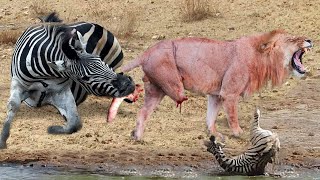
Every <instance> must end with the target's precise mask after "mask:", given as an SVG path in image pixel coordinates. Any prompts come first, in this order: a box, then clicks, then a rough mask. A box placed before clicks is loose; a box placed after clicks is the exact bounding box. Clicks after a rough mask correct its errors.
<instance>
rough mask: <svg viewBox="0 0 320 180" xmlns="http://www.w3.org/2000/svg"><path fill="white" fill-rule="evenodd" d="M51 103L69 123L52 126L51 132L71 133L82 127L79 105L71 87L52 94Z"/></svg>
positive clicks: (49, 129)
mask: <svg viewBox="0 0 320 180" xmlns="http://www.w3.org/2000/svg"><path fill="white" fill-rule="evenodd" d="M49 102H50V104H52V105H53V106H55V107H56V108H57V109H58V110H59V112H60V114H61V115H62V116H63V117H64V118H65V120H66V121H67V124H66V125H65V126H50V127H49V128H48V133H49V134H71V133H74V132H77V131H78V130H80V129H81V127H82V123H81V119H80V117H79V114H78V111H77V106H76V103H75V100H74V97H73V95H72V92H71V90H70V89H69V88H66V89H65V90H63V91H61V92H59V93H55V94H52V97H51V99H50V101H49Z"/></svg>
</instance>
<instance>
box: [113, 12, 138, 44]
mask: <svg viewBox="0 0 320 180" xmlns="http://www.w3.org/2000/svg"><path fill="white" fill-rule="evenodd" d="M121 17H122V18H119V20H118V23H117V27H116V31H115V34H116V35H117V37H120V38H128V37H132V35H133V33H134V32H135V30H136V29H137V26H138V23H137V20H138V13H137V12H134V11H132V10H126V11H124V12H123V13H122V16H121Z"/></svg>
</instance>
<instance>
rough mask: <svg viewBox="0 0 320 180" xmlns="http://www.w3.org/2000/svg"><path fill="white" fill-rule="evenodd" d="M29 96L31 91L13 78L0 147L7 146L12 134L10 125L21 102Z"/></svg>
mask: <svg viewBox="0 0 320 180" xmlns="http://www.w3.org/2000/svg"><path fill="white" fill-rule="evenodd" d="M28 97H29V93H28V92H27V91H26V90H24V89H23V87H22V85H21V84H20V83H19V82H18V81H16V80H14V79H13V80H12V82H11V89H10V98H9V100H8V104H7V118H6V120H5V122H4V124H3V128H2V132H1V137H0V149H5V148H6V147H7V144H6V142H7V139H8V138H9V136H10V126H11V123H12V121H13V118H14V116H15V114H16V113H17V111H18V110H19V108H20V105H21V102H22V101H23V100H25V99H27V98H28Z"/></svg>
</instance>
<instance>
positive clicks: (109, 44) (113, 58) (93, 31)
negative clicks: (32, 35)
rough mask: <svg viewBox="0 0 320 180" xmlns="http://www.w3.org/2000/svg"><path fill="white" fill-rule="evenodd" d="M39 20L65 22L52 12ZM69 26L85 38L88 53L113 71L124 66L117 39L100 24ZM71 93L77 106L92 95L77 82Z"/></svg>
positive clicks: (85, 23) (43, 21)
mask: <svg viewBox="0 0 320 180" xmlns="http://www.w3.org/2000/svg"><path fill="white" fill-rule="evenodd" d="M39 19H40V21H41V22H42V23H62V22H63V20H62V19H60V18H59V17H58V14H57V13H56V12H52V13H50V14H48V15H47V16H44V17H39ZM69 26H70V27H72V28H75V29H76V30H77V31H78V32H79V33H80V34H81V35H82V36H83V38H84V43H85V50H86V52H87V53H90V54H93V55H97V56H99V57H100V58H101V59H102V60H103V61H104V62H105V63H106V64H108V65H109V67H110V68H112V69H113V70H116V69H117V68H118V67H120V66H121V65H122V64H123V51H122V48H121V46H120V43H119V41H118V40H117V38H116V37H115V36H114V35H113V34H112V33H111V32H110V31H108V30H107V29H105V28H103V27H102V26H100V25H99V24H95V23H88V22H76V23H72V24H69ZM71 92H72V93H73V96H74V98H75V101H76V104H77V105H79V104H81V103H82V102H84V101H85V100H86V98H87V96H88V95H89V94H90V93H88V92H87V91H86V90H85V89H84V88H83V87H81V85H80V84H79V83H77V82H75V81H73V82H72V85H71ZM124 100H125V101H126V102H128V103H132V100H131V99H128V98H126V99H124Z"/></svg>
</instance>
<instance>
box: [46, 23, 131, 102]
mask: <svg viewBox="0 0 320 180" xmlns="http://www.w3.org/2000/svg"><path fill="white" fill-rule="evenodd" d="M66 33H67V32H66ZM85 45H86V43H85V42H84V41H83V37H82V35H81V34H80V33H79V32H78V31H76V30H75V29H72V30H71V31H69V33H68V34H67V35H65V36H64V38H63V40H62V45H61V47H62V51H63V53H64V54H65V56H66V57H65V58H63V59H61V60H57V61H55V62H51V64H50V66H51V67H52V68H54V69H55V70H57V71H59V72H62V73H66V74H68V76H69V77H70V78H71V79H73V80H74V81H76V82H78V83H80V84H81V86H82V87H84V88H85V89H86V90H87V91H88V92H89V93H92V94H94V95H96V96H111V97H123V96H127V95H129V94H131V93H133V91H134V90H135V83H134V82H133V80H132V78H131V77H130V76H127V75H124V74H122V73H119V74H117V73H115V72H114V71H113V70H112V68H110V67H109V66H108V65H107V64H106V63H105V62H103V61H102V60H101V58H100V57H98V56H96V55H92V54H89V53H87V52H86V50H85Z"/></svg>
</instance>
